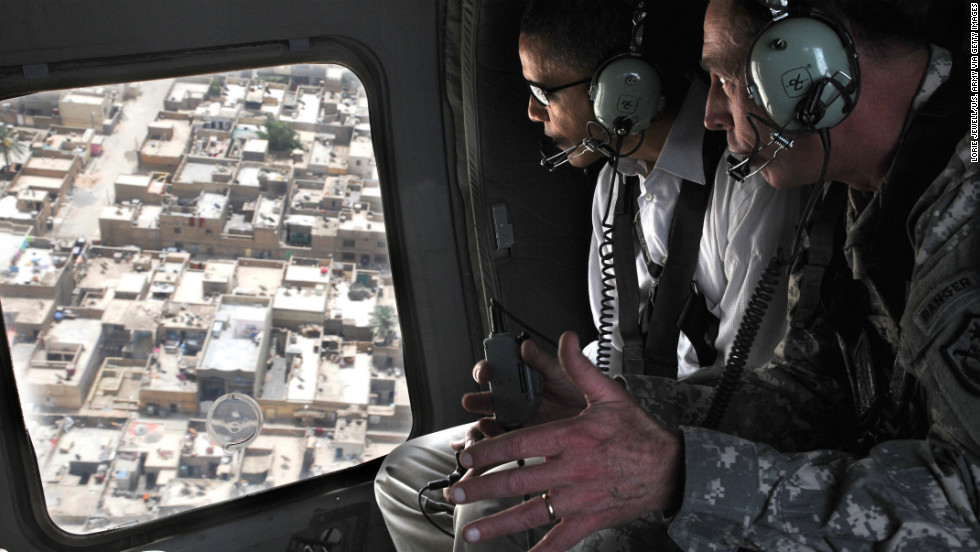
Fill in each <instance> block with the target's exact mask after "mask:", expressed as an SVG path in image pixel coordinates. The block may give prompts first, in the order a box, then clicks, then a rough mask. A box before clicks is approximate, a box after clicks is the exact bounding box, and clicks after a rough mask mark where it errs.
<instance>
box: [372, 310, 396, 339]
mask: <svg viewBox="0 0 980 552" xmlns="http://www.w3.org/2000/svg"><path fill="white" fill-rule="evenodd" d="M370 324H371V327H372V328H374V339H375V340H376V341H379V342H383V343H384V344H385V345H391V340H392V339H394V337H395V329H396V328H397V327H398V315H397V314H395V309H394V307H390V306H388V305H378V306H376V307H374V312H372V313H371V322H370Z"/></svg>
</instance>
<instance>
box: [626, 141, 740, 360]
mask: <svg viewBox="0 0 980 552" xmlns="http://www.w3.org/2000/svg"><path fill="white" fill-rule="evenodd" d="M724 144H725V134H724V133H723V132H706V133H705V134H704V140H703V142H702V147H701V161H702V167H703V169H704V179H705V184H703V185H702V184H698V183H696V182H693V181H690V180H684V181H683V182H682V183H681V191H680V195H679V196H678V197H677V206H676V208H675V209H674V216H673V218H672V219H671V222H670V234H669V237H668V240H667V259H666V260H665V261H664V270H663V274H661V276H660V281H659V282H658V283H657V296H656V300H655V301H654V303H653V309H652V312H651V313H650V327H649V329H648V330H647V338H646V344H645V346H644V373H646V374H647V375H651V376H661V377H666V378H674V379H676V378H677V339H678V338H679V337H680V331H681V330H680V326H681V314H682V312H683V310H684V307H685V305H686V304H687V302H688V297H689V296H690V294H691V292H692V288H691V282H692V281H693V280H694V269H695V267H696V266H697V262H698V256H699V254H700V251H701V234H702V231H703V228H704V216H705V212H706V211H707V207H708V201H709V199H710V198H711V189H712V187H713V185H714V176H715V170H716V169H717V167H718V160H719V159H720V158H721V154H722V151H723V149H724ZM705 308H707V307H705ZM707 314H708V315H709V316H710V313H707ZM689 337H691V339H690V340H691V341H692V342H693V343H695V345H696V346H697V347H700V344H701V343H704V335H703V333H702V335H698V336H693V337H692V336H689ZM695 350H696V351H697V348H696V349H695ZM702 351H703V348H702ZM704 354H706V355H707V353H704ZM716 354H717V353H716ZM698 363H699V364H701V365H704V364H705V363H704V361H703V360H702V359H701V351H698Z"/></svg>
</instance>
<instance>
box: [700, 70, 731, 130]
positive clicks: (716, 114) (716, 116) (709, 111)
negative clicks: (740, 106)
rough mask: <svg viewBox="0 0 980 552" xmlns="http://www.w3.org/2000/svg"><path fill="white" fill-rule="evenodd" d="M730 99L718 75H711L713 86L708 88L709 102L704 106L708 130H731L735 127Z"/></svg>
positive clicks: (705, 122) (705, 124)
mask: <svg viewBox="0 0 980 552" xmlns="http://www.w3.org/2000/svg"><path fill="white" fill-rule="evenodd" d="M730 101H731V100H730V99H729V98H728V94H726V93H725V90H724V89H723V88H722V84H721V80H720V79H719V78H718V77H715V76H712V77H711V87H710V88H708V102H707V103H706V104H705V106H704V127H705V128H707V129H708V130H731V129H732V128H735V119H734V118H733V117H732V111H731V106H730V105H729V103H730Z"/></svg>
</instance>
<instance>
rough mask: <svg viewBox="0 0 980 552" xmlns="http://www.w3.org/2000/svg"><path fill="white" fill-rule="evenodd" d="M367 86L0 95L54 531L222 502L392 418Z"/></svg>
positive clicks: (8, 321)
mask: <svg viewBox="0 0 980 552" xmlns="http://www.w3.org/2000/svg"><path fill="white" fill-rule="evenodd" d="M367 105H368V104H367V100H366V94H365V90H364V88H363V86H362V84H361V82H360V80H359V79H358V78H357V77H356V76H355V75H354V73H353V72H351V71H350V70H348V69H346V68H344V67H342V66H339V65H326V64H303V65H293V66H285V67H277V68H268V69H253V70H244V71H234V72H227V73H221V74H212V75H202V76H194V77H182V78H175V79H166V80H157V81H147V82H139V83H127V84H118V85H105V86H98V87H92V88H85V89H76V90H63V91H58V92H42V93H38V94H33V95H30V96H24V97H21V98H16V99H11V100H5V101H4V102H3V104H2V106H0V121H3V125H2V127H0V149H2V155H0V167H2V168H0V302H2V306H3V313H4V322H5V325H6V330H7V339H8V343H9V347H10V353H11V358H12V360H13V370H14V373H15V377H16V382H17V386H18V391H19V394H20V399H21V406H22V409H23V412H24V419H25V422H26V425H27V429H28V432H29V435H30V438H31V441H32V443H33V446H34V451H35V453H36V458H37V465H38V468H39V470H40V479H41V482H42V486H43V490H44V495H45V501H46V503H47V508H48V513H49V515H50V516H51V518H52V520H53V521H54V522H55V523H56V524H57V525H58V526H60V527H61V528H62V529H64V530H65V531H68V532H70V533H78V534H85V533H93V532H97V531H104V530H108V529H112V528H116V527H122V526H126V525H131V524H133V523H141V522H145V521H150V520H153V519H157V518H161V517H165V516H169V515H173V514H177V513H180V512H183V511H186V510H189V509H193V508H197V507H201V506H206V505H210V504H215V503H219V502H222V501H226V500H231V499H234V498H236V497H239V496H244V495H248V494H252V493H256V492H260V491H264V490H266V489H269V488H272V487H276V486H280V485H285V484H288V483H293V482H295V481H298V480H302V479H305V478H309V477H314V476H317V475H320V474H324V473H328V472H332V471H337V470H342V469H344V468H347V467H350V466H354V465H356V464H359V463H361V462H365V461H367V460H370V459H372V458H376V457H379V456H383V455H385V454H387V453H388V452H389V451H390V450H391V449H393V448H394V447H395V446H397V444H399V443H400V442H402V441H403V440H404V439H405V438H406V436H407V435H408V433H409V431H410V430H411V427H412V414H411V409H410V407H409V401H408V392H407V387H406V384H405V377H404V355H403V352H402V344H401V330H400V327H399V320H398V309H397V306H396V303H395V294H394V285H393V281H392V275H391V268H390V265H389V254H388V247H387V239H386V233H385V217H384V211H383V208H382V196H381V187H380V185H379V177H378V170H377V166H376V163H375V150H374V147H373V145H372V141H371V127H370V120H369V114H368V107H367ZM176 240H179V241H176Z"/></svg>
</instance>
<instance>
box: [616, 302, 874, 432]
mask: <svg viewBox="0 0 980 552" xmlns="http://www.w3.org/2000/svg"><path fill="white" fill-rule="evenodd" d="M823 324H824V322H823V321H822V320H818V321H817V323H816V325H815V326H814V327H813V328H810V329H798V328H790V330H789V332H788V334H787V337H786V339H784V340H783V342H782V343H781V344H780V346H779V348H778V350H777V358H776V359H775V360H773V361H772V362H771V363H769V364H768V365H767V366H765V367H762V368H758V369H755V370H744V371H743V373H742V374H741V378H740V381H739V384H738V386H737V387H736V388H735V390H734V392H733V394H732V399H731V401H729V404H728V408H727V409H726V413H725V415H724V416H723V418H722V422H721V424H720V425H719V427H718V428H717V429H719V430H720V431H723V432H725V433H730V434H733V435H738V436H739V437H743V438H746V439H751V440H753V441H759V442H763V443H766V444H769V445H772V446H775V447H777V448H779V449H780V450H784V451H803V450H812V449H816V448H831V447H840V446H842V445H844V444H845V443H848V442H849V440H850V435H849V434H848V432H847V431H846V428H849V427H853V416H854V415H853V408H852V403H851V399H850V396H851V395H850V389H849V384H848V382H847V379H846V377H847V376H846V372H845V369H844V364H843V358H842V357H841V355H840V349H839V348H838V346H837V343H836V340H835V339H834V334H833V332H829V331H827V329H826V328H824V327H823V326H822V325H823ZM722 373H723V370H722V369H720V368H707V369H702V370H700V371H698V372H697V373H695V374H694V375H692V376H689V377H687V378H684V379H682V380H669V379H663V378H656V377H650V376H638V375H625V376H619V377H620V379H621V380H622V381H623V382H624V384H625V386H626V389H627V391H629V392H630V394H631V395H632V396H633V398H634V399H635V400H636V401H637V403H638V404H639V405H640V406H641V407H642V408H643V409H644V410H646V412H647V413H648V414H649V415H650V416H651V417H652V418H653V419H654V420H656V421H657V422H658V423H660V424H662V425H664V426H666V427H673V428H676V427H680V426H683V425H700V424H701V423H702V421H703V420H704V417H705V414H706V413H707V411H708V408H709V406H710V404H711V401H712V398H713V396H714V392H715V389H716V388H717V386H718V383H719V381H720V380H721V376H722Z"/></svg>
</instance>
